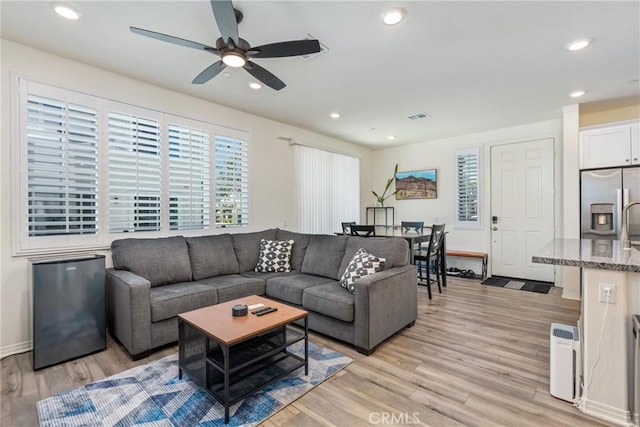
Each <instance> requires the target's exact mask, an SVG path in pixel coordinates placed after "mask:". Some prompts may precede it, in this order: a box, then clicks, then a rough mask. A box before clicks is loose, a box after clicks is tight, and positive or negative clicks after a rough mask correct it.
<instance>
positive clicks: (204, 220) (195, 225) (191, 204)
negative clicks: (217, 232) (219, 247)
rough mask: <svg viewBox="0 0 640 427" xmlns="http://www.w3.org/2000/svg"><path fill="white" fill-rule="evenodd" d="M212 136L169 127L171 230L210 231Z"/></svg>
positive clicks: (202, 131)
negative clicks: (208, 229) (210, 145)
mask: <svg viewBox="0 0 640 427" xmlns="http://www.w3.org/2000/svg"><path fill="white" fill-rule="evenodd" d="M209 157H210V152H209V132H207V131H205V130H199V129H192V128H190V127H188V126H181V125H176V124H171V125H169V228H170V229H171V230H189V229H203V228H208V227H209V224H210V222H211V215H210V212H209V210H210V203H209V200H210V196H209V185H210V184H209V166H210V161H209Z"/></svg>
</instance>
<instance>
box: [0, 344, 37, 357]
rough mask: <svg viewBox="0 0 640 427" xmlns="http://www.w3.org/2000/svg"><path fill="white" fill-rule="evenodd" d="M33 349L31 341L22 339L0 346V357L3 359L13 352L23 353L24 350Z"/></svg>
mask: <svg viewBox="0 0 640 427" xmlns="http://www.w3.org/2000/svg"><path fill="white" fill-rule="evenodd" d="M31 350H33V341H32V340H29V341H24V342H21V343H18V344H11V345H7V346H4V347H1V348H0V359H4V358H5V357H7V356H11V355H13V354H18V353H24V352H25V351H31Z"/></svg>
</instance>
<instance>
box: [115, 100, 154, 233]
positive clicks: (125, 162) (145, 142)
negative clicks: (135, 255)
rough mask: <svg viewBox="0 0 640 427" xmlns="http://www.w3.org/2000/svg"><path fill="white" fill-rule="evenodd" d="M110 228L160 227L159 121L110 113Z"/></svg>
mask: <svg viewBox="0 0 640 427" xmlns="http://www.w3.org/2000/svg"><path fill="white" fill-rule="evenodd" d="M107 123H108V124H107V126H108V135H109V229H110V231H111V232H112V233H118V232H139V231H157V230H160V216H161V215H160V193H161V179H160V177H161V170H160V167H161V161H160V159H161V157H160V146H161V136H160V135H161V129H160V122H159V121H156V120H152V119H146V118H141V117H136V116H133V115H128V114H121V113H114V112H110V113H109V114H108V119H107Z"/></svg>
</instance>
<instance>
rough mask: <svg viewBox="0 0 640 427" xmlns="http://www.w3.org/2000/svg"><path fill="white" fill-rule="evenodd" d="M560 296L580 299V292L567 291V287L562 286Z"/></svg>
mask: <svg viewBox="0 0 640 427" xmlns="http://www.w3.org/2000/svg"><path fill="white" fill-rule="evenodd" d="M562 298H564V299H572V300H575V301H580V300H581V299H582V298H581V297H580V293H578V292H571V291H567V288H562Z"/></svg>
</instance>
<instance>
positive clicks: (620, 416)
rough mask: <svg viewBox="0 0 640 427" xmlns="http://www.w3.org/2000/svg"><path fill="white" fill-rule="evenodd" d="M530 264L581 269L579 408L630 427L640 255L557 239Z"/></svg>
mask: <svg viewBox="0 0 640 427" xmlns="http://www.w3.org/2000/svg"><path fill="white" fill-rule="evenodd" d="M532 261H533V262H534V263H541V264H553V265H559V266H564V267H577V268H580V269H581V277H582V286H581V294H582V295H581V301H582V303H581V315H580V325H579V328H580V332H581V337H580V339H581V342H582V363H581V372H579V374H581V375H582V392H581V399H580V400H579V408H580V409H581V410H582V411H583V412H585V413H588V414H591V415H593V416H596V417H599V418H602V419H605V420H607V421H609V422H613V423H616V424H619V425H628V424H629V422H630V421H631V418H632V413H633V412H636V413H637V412H638V409H637V408H636V409H635V411H634V409H633V407H632V406H633V404H632V401H633V397H632V396H633V394H632V389H633V369H632V365H633V364H632V361H633V326H632V325H633V323H632V318H633V315H634V314H640V250H638V249H637V248H633V247H632V248H631V249H630V250H625V249H623V248H622V243H621V242H620V241H619V240H590V239H555V240H553V241H551V242H550V243H549V244H548V245H547V246H545V247H544V248H543V249H542V250H541V251H540V252H539V253H538V255H536V256H533V257H532ZM604 288H609V289H611V290H612V292H611V296H610V303H609V304H607V303H605V302H600V300H601V299H602V298H601V296H602V295H601V294H602V293H603V289H604ZM579 366H580V365H579ZM579 395H580V394H579ZM636 421H640V420H636ZM636 425H637V424H636Z"/></svg>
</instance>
